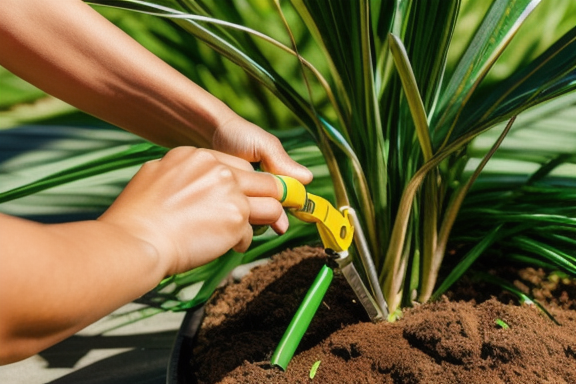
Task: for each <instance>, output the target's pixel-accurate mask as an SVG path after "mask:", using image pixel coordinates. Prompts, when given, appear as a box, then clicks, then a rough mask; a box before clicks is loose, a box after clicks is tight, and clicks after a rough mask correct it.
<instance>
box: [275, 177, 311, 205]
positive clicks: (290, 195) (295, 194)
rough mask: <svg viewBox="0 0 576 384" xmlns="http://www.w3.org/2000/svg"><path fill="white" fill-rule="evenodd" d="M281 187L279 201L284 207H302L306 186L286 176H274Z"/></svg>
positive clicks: (304, 201)
mask: <svg viewBox="0 0 576 384" xmlns="http://www.w3.org/2000/svg"><path fill="white" fill-rule="evenodd" d="M276 177H277V178H278V180H279V181H280V184H281V185H282V188H283V194H282V197H281V198H280V202H281V203H282V206H283V207H284V208H294V209H303V208H304V206H305V205H306V199H307V193H306V188H305V187H304V185H303V184H302V183H300V182H299V181H298V180H296V179H294V178H292V177H288V176H276Z"/></svg>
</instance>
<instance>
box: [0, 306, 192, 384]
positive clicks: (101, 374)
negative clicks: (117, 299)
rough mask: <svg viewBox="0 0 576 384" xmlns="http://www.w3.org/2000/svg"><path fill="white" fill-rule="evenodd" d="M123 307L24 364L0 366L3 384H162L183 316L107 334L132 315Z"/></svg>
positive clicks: (157, 318) (151, 319)
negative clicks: (127, 314)
mask: <svg viewBox="0 0 576 384" xmlns="http://www.w3.org/2000/svg"><path fill="white" fill-rule="evenodd" d="M139 307H140V306H139V305H137V304H129V305H127V306H125V307H123V308H121V309H119V310H118V311H116V312H115V313H114V314H112V315H110V316H108V317H106V318H104V319H102V320H100V321H99V322H97V323H95V324H93V325H91V326H89V327H87V328H85V329H83V330H82V331H80V332H78V333H77V334H76V335H74V336H72V337H70V338H68V339H66V340H64V341H62V342H61V343H59V344H57V345H55V346H54V347H51V348H49V349H47V350H46V351H44V352H42V353H40V354H38V355H36V356H32V357H30V358H28V359H26V360H23V361H20V362H17V363H14V364H9V365H5V366H0V383H3V384H44V383H50V384H67V383H74V384H77V383H83V384H100V383H106V384H110V383H130V384H139V383H143V384H161V383H162V384H164V383H165V382H166V369H167V365H168V360H169V357H170V352H171V350H172V345H173V343H174V340H175V337H176V333H177V331H178V329H179V327H180V324H181V322H182V319H183V318H184V315H185V314H184V313H172V312H166V313H160V314H157V315H154V316H152V317H149V318H145V319H143V320H139V321H136V322H134V323H131V324H128V325H123V326H121V327H119V328H117V329H114V330H109V329H110V328H111V327H114V326H116V325H118V324H121V323H122V322H124V321H125V320H126V317H127V316H126V315H125V316H123V317H122V316H120V317H118V316H117V315H119V314H126V313H127V312H130V311H131V310H134V309H137V308H139Z"/></svg>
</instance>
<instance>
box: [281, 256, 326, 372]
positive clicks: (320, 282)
mask: <svg viewBox="0 0 576 384" xmlns="http://www.w3.org/2000/svg"><path fill="white" fill-rule="evenodd" d="M333 276H334V272H333V271H332V269H331V268H330V267H328V266H327V265H324V266H323V267H322V269H321V270H320V273H318V276H316V280H314V282H313V283H312V286H311V287H310V289H309V290H308V292H307V293H306V296H305V297H304V300H303V301H302V304H300V307H299V308H298V311H296V314H295V315H294V317H293V318H292V321H291V322H290V325H289V326H288V328H287V329H286V332H284V336H282V340H280V344H278V347H276V351H274V355H272V359H270V364H272V365H277V366H279V367H280V368H282V369H283V370H286V367H287V366H288V363H290V360H292V356H294V352H296V348H298V344H300V340H302V337H303V336H304V333H305V332H306V330H307V329H308V326H309V325H310V322H311V321H312V318H313V317H314V314H315V313H316V310H318V307H319V306H320V303H322V299H324V295H325V294H326V291H327V290H328V287H329V286H330V283H331V282H332V277H333Z"/></svg>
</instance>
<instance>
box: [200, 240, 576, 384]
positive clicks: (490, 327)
mask: <svg viewBox="0 0 576 384" xmlns="http://www.w3.org/2000/svg"><path fill="white" fill-rule="evenodd" d="M324 257H325V256H324V254H323V252H322V250H321V249H318V248H311V247H303V248H298V249H296V250H293V251H285V252H283V253H281V254H279V255H276V256H275V257H274V258H273V261H272V262H271V263H269V264H267V265H265V266H261V267H258V268H256V269H254V270H253V272H252V273H250V274H249V275H248V276H246V277H245V278H244V279H243V280H242V281H240V282H238V283H233V284H229V285H228V286H226V287H225V288H224V289H222V290H221V291H219V292H217V294H216V295H215V296H214V297H213V299H212V300H211V301H210V302H209V303H208V304H207V305H206V317H205V319H204V322H203V324H202V327H201V329H200V331H199V333H198V337H197V340H196V341H197V342H196V348H195V350H194V360H193V361H192V363H191V364H192V366H191V369H190V372H191V375H193V374H194V375H195V379H194V380H192V381H193V382H194V381H197V382H199V383H223V384H224V383H226V384H232V383H310V382H315V383H330V384H332V383H394V384H411V383H446V384H449V383H470V384H474V383H478V384H484V383H494V384H496V383H511V384H515V383H522V384H525V383H554V384H560V383H576V312H575V311H574V310H571V309H564V308H562V307H560V306H555V307H552V308H551V309H550V311H551V312H552V313H553V315H554V316H555V319H556V321H557V322H558V324H556V323H554V322H553V321H552V320H550V318H549V317H547V316H546V315H545V314H543V313H542V312H541V311H540V310H538V309H537V308H535V307H531V306H519V305H514V304H511V303H510V304H504V303H502V302H501V301H498V300H496V299H495V298H492V299H489V300H487V301H484V302H482V303H480V304H476V303H475V302H474V301H452V300H448V299H445V300H444V301H441V302H436V303H432V304H426V305H422V306H419V307H417V308H413V309H410V310H407V311H406V312H405V315H404V317H403V318H402V319H401V320H399V321H396V322H394V323H379V324H373V323H371V322H369V321H368V319H367V318H366V317H367V316H366V314H365V313H364V310H363V308H362V307H361V305H360V304H359V303H357V302H356V300H355V297H354V294H353V292H352V291H351V289H350V288H349V287H348V285H347V283H346V281H345V280H344V278H343V277H340V276H335V279H334V282H333V283H332V285H331V287H330V289H329V291H328V293H327V294H326V297H325V300H324V303H323V305H321V306H320V308H319V310H318V312H317V314H316V317H315V318H314V320H313V322H312V324H311V326H310V328H309V330H308V332H307V334H306V336H305V337H304V339H303V340H302V343H301V344H300V347H299V349H298V350H297V352H296V354H295V356H294V358H293V359H292V362H291V363H290V365H289V366H288V369H287V371H286V372H283V371H281V370H280V369H279V368H276V367H271V366H270V365H269V359H270V356H271V354H272V352H273V351H274V349H275V347H276V345H277V343H278V341H279V340H280V338H281V337H282V334H283V332H284V330H285V329H286V326H287V325H288V323H289V322H290V320H291V317H292V315H293V313H294V312H295V311H296V308H297V307H298V306H299V304H300V302H301V300H302V298H303V297H304V295H305V293H306V290H307V289H308V287H309V286H310V284H311V283H312V281H313V280H314V278H315V276H316V274H317V272H318V271H319V269H320V267H321V266H322V264H323V263H324V262H325V259H324ZM317 361H320V365H319V367H318V370H317V372H316V375H315V376H314V378H313V379H310V377H309V376H310V369H311V368H312V366H313V365H314V363H315V362H317Z"/></svg>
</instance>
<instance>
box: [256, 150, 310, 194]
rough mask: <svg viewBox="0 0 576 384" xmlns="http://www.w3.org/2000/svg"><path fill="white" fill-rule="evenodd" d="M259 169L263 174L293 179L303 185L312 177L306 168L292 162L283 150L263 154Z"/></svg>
mask: <svg viewBox="0 0 576 384" xmlns="http://www.w3.org/2000/svg"><path fill="white" fill-rule="evenodd" d="M260 168H261V169H262V170H263V171H264V172H269V173H272V174H275V175H282V176H290V177H293V178H295V179H296V180H298V181H299V182H301V183H302V184H304V185H306V184H309V183H310V182H311V181H312V179H313V177H314V175H313V174H312V172H311V171H310V170H309V169H308V168H306V167H305V166H303V165H301V164H298V163H297V162H296V161H294V160H292V158H291V157H290V156H288V154H287V153H286V152H285V151H284V148H281V149H280V150H278V149H276V150H274V151H270V152H268V153H266V154H263V155H262V157H261V158H260Z"/></svg>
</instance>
